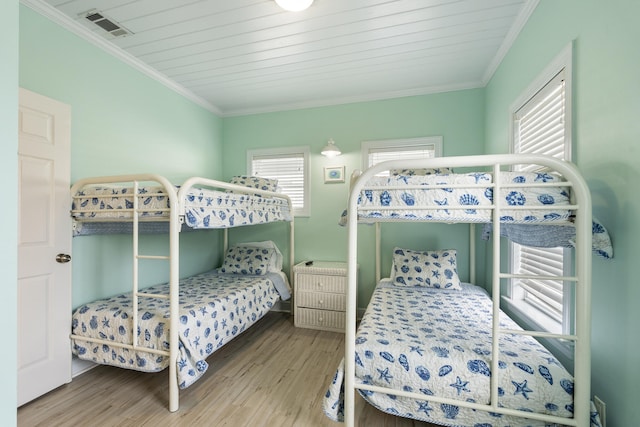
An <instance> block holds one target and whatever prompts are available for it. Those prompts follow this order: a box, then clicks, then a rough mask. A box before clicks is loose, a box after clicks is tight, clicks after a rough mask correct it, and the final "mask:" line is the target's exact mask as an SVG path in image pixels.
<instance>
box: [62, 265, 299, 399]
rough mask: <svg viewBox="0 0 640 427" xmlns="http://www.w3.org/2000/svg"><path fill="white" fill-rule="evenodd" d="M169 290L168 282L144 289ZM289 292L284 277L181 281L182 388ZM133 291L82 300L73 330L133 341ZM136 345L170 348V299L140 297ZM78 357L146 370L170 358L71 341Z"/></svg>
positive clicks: (179, 369)
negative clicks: (83, 301)
mask: <svg viewBox="0 0 640 427" xmlns="http://www.w3.org/2000/svg"><path fill="white" fill-rule="evenodd" d="M144 291H145V292H147V293H152V294H168V293H169V286H168V285H167V284H165V285H159V286H153V287H150V288H147V289H145V290H144ZM290 296H291V294H290V290H289V285H288V283H287V282H286V277H285V276H284V275H283V274H279V273H267V274H266V275H262V276H250V275H239V274H218V273H217V272H216V271H210V272H207V273H203V274H200V275H196V276H193V277H190V278H187V279H183V280H181V281H180V332H179V339H180V343H179V356H178V361H177V364H178V366H177V372H178V384H179V386H180V388H186V387H188V386H189V385H191V384H193V382H195V381H196V380H197V379H198V378H200V377H201V376H202V375H203V374H204V372H205V371H206V370H207V368H208V366H209V365H208V363H207V362H206V360H205V359H206V358H207V357H208V356H209V355H211V354H212V353H213V352H214V351H216V350H217V349H218V348H220V347H222V346H223V345H224V344H226V343H227V342H229V341H231V339H233V338H234V337H236V336H238V335H239V334H241V333H242V332H243V331H244V330H246V329H247V328H248V327H250V326H251V325H252V324H254V323H255V322H257V321H258V320H259V319H260V318H262V317H263V316H264V315H265V314H266V313H267V312H268V311H269V310H270V309H271V307H272V306H273V304H274V303H275V302H276V301H277V300H278V299H279V298H281V299H283V300H286V299H289V298H290ZM131 313H132V300H131V294H130V293H128V294H122V295H116V296H114V297H111V298H107V299H104V300H100V301H95V302H92V303H89V304H84V305H83V306H81V307H79V308H78V309H77V310H76V311H75V313H74V314H73V323H72V334H75V335H82V336H86V337H91V338H99V339H105V340H109V341H114V342H120V343H129V344H130V343H131V339H132V337H131V330H132V324H133V321H132V314H131ZM137 340H138V344H139V345H144V346H146V347H149V348H154V349H161V350H167V351H168V350H169V300H167V299H161V298H146V297H143V298H140V300H139V318H138V331H137ZM73 352H74V353H75V354H76V355H78V357H79V358H81V359H85V360H90V361H93V362H96V363H100V364H106V365H113V366H119V367H123V368H128V369H134V370H138V371H144V372H157V371H161V370H163V369H164V368H166V367H167V366H168V363H169V360H168V359H169V358H168V357H166V356H161V355H156V354H153V353H148V352H143V351H139V352H134V351H132V350H128V349H123V348H119V347H114V346H109V345H108V344H97V343H90V342H88V341H82V340H81V339H75V340H73Z"/></svg>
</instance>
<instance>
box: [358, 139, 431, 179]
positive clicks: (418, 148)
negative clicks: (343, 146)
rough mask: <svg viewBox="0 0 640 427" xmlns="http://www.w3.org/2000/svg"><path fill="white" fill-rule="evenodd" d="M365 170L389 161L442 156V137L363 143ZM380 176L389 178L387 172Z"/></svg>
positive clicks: (363, 164) (363, 165)
mask: <svg viewBox="0 0 640 427" xmlns="http://www.w3.org/2000/svg"><path fill="white" fill-rule="evenodd" d="M362 154H363V158H362V167H363V168H364V169H366V168H368V167H371V166H373V165H376V164H378V163H381V162H385V161H388V160H400V159H429V158H433V157H439V156H441V155H442V137H441V136H427V137H421V138H409V139H390V140H382V141H365V142H363V143H362ZM378 175H380V176H388V175H389V172H388V171H385V172H382V173H380V174H378Z"/></svg>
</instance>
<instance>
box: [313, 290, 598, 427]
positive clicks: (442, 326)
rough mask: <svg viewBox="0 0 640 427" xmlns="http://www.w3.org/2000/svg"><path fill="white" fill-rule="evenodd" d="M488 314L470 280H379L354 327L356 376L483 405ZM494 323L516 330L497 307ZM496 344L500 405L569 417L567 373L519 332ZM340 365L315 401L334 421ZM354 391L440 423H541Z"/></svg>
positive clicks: (385, 407) (387, 408) (339, 416)
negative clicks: (418, 283)
mask: <svg viewBox="0 0 640 427" xmlns="http://www.w3.org/2000/svg"><path fill="white" fill-rule="evenodd" d="M491 314H492V304H491V300H490V299H489V297H488V296H487V294H486V292H485V291H484V290H482V289H481V288H479V287H477V286H472V285H469V284H463V289H462V290H444V289H434V288H427V287H397V286H394V285H393V284H392V283H391V282H389V281H388V280H387V281H382V282H381V283H380V284H379V285H378V287H377V288H376V289H375V291H374V294H373V296H372V298H371V302H370V303H369V307H368V308H367V310H366V313H365V315H364V317H363V319H362V322H361V324H360V326H359V328H358V332H357V334H356V335H357V336H356V366H355V369H356V383H360V384H362V383H364V384H371V385H377V386H382V387H391V388H394V389H397V390H405V391H411V392H416V393H423V394H425V395H437V396H441V397H448V398H452V399H457V400H462V401H469V402H476V403H482V404H488V403H489V390H490V378H491V376H492V372H491ZM500 324H501V327H503V328H511V329H520V328H519V327H518V326H517V325H516V324H515V323H514V322H513V321H512V320H511V319H510V318H508V317H507V316H506V315H505V314H503V313H501V314H500ZM500 349H501V352H500V356H499V370H500V372H499V385H498V387H499V389H498V395H499V404H500V405H501V406H504V407H509V408H514V409H519V410H524V411H533V412H538V413H546V414H552V415H555V416H558V417H572V410H573V378H572V376H571V375H570V374H569V373H568V372H567V371H566V370H565V369H564V368H563V367H562V366H561V364H560V363H559V362H558V360H557V359H556V358H555V357H554V356H553V355H552V354H551V353H550V352H549V351H547V350H546V349H545V348H544V347H542V346H541V345H540V344H539V343H538V342H537V341H536V340H535V339H533V338H532V337H529V336H523V335H503V336H502V337H501V338H500ZM343 362H344V361H343ZM343 366H344V364H343V363H342V364H341V365H340V367H339V368H338V370H337V372H336V375H335V377H334V380H333V382H332V384H331V385H330V387H329V389H328V391H327V392H326V395H325V398H324V402H323V406H324V411H325V414H326V415H327V416H328V417H329V418H331V419H332V420H334V421H342V420H343V417H344V411H343V409H344V408H343V405H344V403H343V391H344V388H343V377H344V369H343ZM359 392H360V394H361V395H362V396H363V397H364V398H365V399H366V400H367V401H368V402H369V403H371V404H372V405H374V406H375V407H377V408H378V409H380V410H382V411H384V412H387V413H390V414H394V415H399V416H403V417H408V418H413V419H417V420H422V421H427V422H431V423H436V424H442V425H445V426H483V427H492V426H494V427H495V426H515V425H517V426H545V423H544V422H540V421H538V422H536V421H530V422H528V421H526V420H522V419H521V418H520V419H519V418H514V417H511V416H506V415H500V414H495V413H488V412H482V411H476V410H471V409H468V408H462V407H459V406H456V405H449V404H438V403H434V402H426V401H416V400H413V399H409V398H404V397H397V396H391V395H388V394H384V393H374V392H369V391H362V390H360V391H359ZM592 425H599V423H598V424H592Z"/></svg>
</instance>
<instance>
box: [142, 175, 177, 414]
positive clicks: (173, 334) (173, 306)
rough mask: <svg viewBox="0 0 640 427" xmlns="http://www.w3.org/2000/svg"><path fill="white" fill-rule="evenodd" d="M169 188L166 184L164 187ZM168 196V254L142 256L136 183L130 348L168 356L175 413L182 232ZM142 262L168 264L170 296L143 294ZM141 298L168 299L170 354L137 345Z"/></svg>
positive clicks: (171, 197)
mask: <svg viewBox="0 0 640 427" xmlns="http://www.w3.org/2000/svg"><path fill="white" fill-rule="evenodd" d="M165 186H166V184H165ZM166 190H167V191H166V193H167V197H168V198H169V206H170V208H169V211H170V221H169V224H170V225H169V227H170V230H169V255H142V254H140V247H139V242H140V227H139V222H140V213H141V211H140V207H139V205H140V196H139V194H138V191H139V181H137V180H136V181H133V207H132V216H133V218H132V224H133V231H132V239H133V251H132V252H133V292H132V298H131V300H132V305H133V306H132V310H133V319H132V321H133V329H132V342H131V347H132V348H133V350H134V351H145V352H149V353H154V354H159V355H164V356H169V411H171V412H175V411H177V410H178V407H179V388H178V379H177V378H178V377H177V371H176V369H177V368H176V363H175V360H176V359H177V355H178V334H177V332H178V298H179V289H178V265H177V259H178V258H177V248H178V231H179V227H180V225H179V223H178V221H177V219H178V218H177V215H176V213H175V212H177V211H178V209H175V208H174V206H176V205H175V203H176V197H175V196H174V193H173V192H172V191H170V188H167V189H166ZM140 260H161V261H168V262H169V270H170V273H169V275H170V279H169V283H170V285H169V294H150V293H146V292H141V291H140V288H139V272H140V269H139V264H140ZM140 298H159V299H166V300H169V304H170V313H171V315H170V325H169V328H170V329H169V333H170V338H169V343H170V345H169V351H168V352H167V351H166V350H160V349H151V348H147V347H145V346H143V345H139V344H138V342H137V331H138V310H139V299H140Z"/></svg>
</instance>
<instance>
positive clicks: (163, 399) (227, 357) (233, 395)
mask: <svg viewBox="0 0 640 427" xmlns="http://www.w3.org/2000/svg"><path fill="white" fill-rule="evenodd" d="M343 354H344V334H340V333H335V332H325V331H316V330H312V329H301V328H295V327H294V326H293V320H292V319H291V317H290V316H289V315H288V314H286V313H268V314H267V315H266V316H265V318H264V319H262V320H260V321H259V322H258V323H257V324H256V325H254V326H253V327H252V328H250V329H249V330H247V331H245V332H243V333H242V334H241V335H240V336H239V337H237V338H236V339H234V340H233V341H231V342H229V343H228V344H226V345H225V346H224V347H223V348H221V349H219V350H218V351H216V352H215V353H214V354H213V355H211V356H210V357H209V358H208V359H207V362H208V363H209V369H208V370H207V372H206V373H205V374H204V376H203V377H202V378H201V379H199V380H198V381H197V382H196V383H194V384H193V385H192V386H190V387H189V388H187V389H185V390H181V392H180V409H179V411H178V412H175V413H171V412H169V411H168V409H167V408H168V392H167V386H168V378H167V376H168V371H166V370H165V371H163V372H159V373H142V372H136V371H130V370H126V369H121V368H115V367H108V366H98V367H96V368H94V369H92V370H90V371H89V372H87V373H85V374H82V375H80V376H78V377H76V378H74V380H73V381H72V382H71V383H70V384H66V385H64V386H62V387H60V388H58V389H56V390H54V391H52V392H50V393H48V394H46V395H44V396H42V397H40V398H38V399H36V400H34V401H32V402H30V403H28V404H26V405H24V406H22V407H20V408H18V426H19V427H40V426H42V427H44V426H46V427H63V426H85V425H91V426H92V427H113V426H119V427H120V426H121V427H128V426H135V427H147V426H148V427H165V426H167V427H178V426H190V427H191V426H195V427H197V426H233V427H238V426H256V427H259V426H265V427H266V426H278V427H281V426H282V427H286V426H291V427H307V426H309V427H315V426H328V427H332V426H334V427H340V426H341V425H342V424H341V423H336V422H333V421H331V420H329V419H328V418H327V417H326V416H325V415H324V413H323V412H322V398H323V396H324V393H325V392H326V390H327V387H328V386H329V384H330V382H331V380H332V378H333V375H334V373H335V369H336V368H337V366H338V364H339V363H340V360H341V359H342V357H343ZM356 416H357V420H358V425H359V426H367V427H387V426H389V427H430V426H432V425H431V424H428V423H423V422H418V421H413V420H409V419H405V418H399V417H394V416H392V415H388V414H384V413H382V412H380V411H378V410H377V409H375V408H374V407H372V406H371V405H368V404H367V403H365V402H364V401H363V400H362V399H361V398H359V397H358V398H357V399H356Z"/></svg>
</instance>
